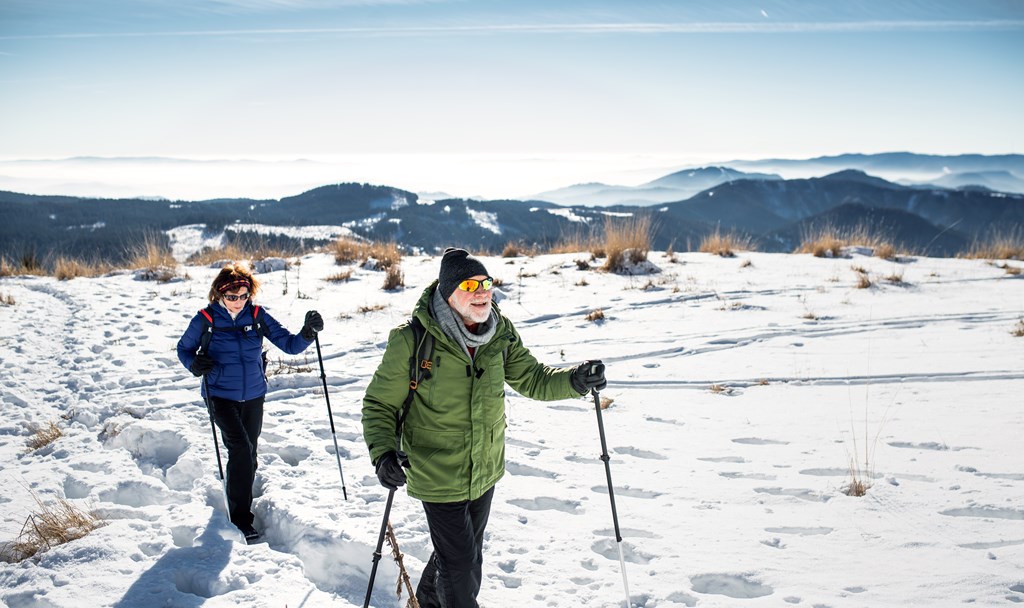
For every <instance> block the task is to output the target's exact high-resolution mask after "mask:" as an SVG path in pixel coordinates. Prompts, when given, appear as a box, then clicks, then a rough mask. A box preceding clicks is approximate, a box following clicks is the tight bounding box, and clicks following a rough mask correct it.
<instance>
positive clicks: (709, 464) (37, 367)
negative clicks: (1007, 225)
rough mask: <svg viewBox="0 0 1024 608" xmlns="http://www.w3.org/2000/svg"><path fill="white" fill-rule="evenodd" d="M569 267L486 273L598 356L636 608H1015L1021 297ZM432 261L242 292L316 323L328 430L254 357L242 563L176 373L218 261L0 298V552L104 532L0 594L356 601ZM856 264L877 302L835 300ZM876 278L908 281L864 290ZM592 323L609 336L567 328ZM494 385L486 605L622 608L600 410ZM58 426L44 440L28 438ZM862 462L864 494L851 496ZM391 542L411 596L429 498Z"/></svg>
mask: <svg viewBox="0 0 1024 608" xmlns="http://www.w3.org/2000/svg"><path fill="white" fill-rule="evenodd" d="M577 257H579V256H574V255H571V254H565V255H550V256H538V257H535V258H514V259H509V260H506V259H503V258H496V257H495V258H486V259H487V266H488V268H489V269H490V271H491V273H492V274H493V275H494V276H495V277H496V278H500V279H503V284H504V286H503V287H501V289H502V292H501V293H500V296H501V300H500V303H499V305H500V307H501V310H502V312H503V313H504V314H505V315H506V316H508V317H509V318H511V319H512V320H513V322H514V323H515V324H516V327H517V328H518V329H519V331H520V333H521V335H522V337H523V340H524V343H525V344H526V345H527V346H528V347H529V348H530V349H531V350H532V352H533V354H534V355H535V356H537V358H538V359H540V360H541V361H544V362H546V363H549V364H552V365H555V366H568V365H575V364H576V363H578V362H579V361H582V360H584V359H595V358H600V359H602V360H603V361H604V362H605V363H606V364H607V366H608V375H609V386H608V388H607V389H606V391H604V392H602V397H607V398H609V399H610V400H611V403H610V405H609V407H608V409H606V410H604V413H603V418H604V424H605V428H606V432H607V439H608V453H609V455H610V467H611V470H612V476H613V480H614V482H615V497H616V504H617V508H618V519H619V523H620V527H621V532H622V537H623V540H622V549H623V554H624V559H625V562H626V568H627V570H628V573H629V583H630V592H631V594H632V596H631V601H632V603H633V605H634V606H636V607H642V608H679V607H682V606H686V607H694V606H696V607H698V608H725V607H733V606H736V605H738V604H739V603H742V604H743V605H744V606H749V607H751V608H760V607H769V606H778V605H796V606H819V605H820V606H830V607H833V608H846V607H849V608H853V607H859V606H865V605H871V606H882V605H892V604H893V603H894V602H897V601H898V602H899V603H902V604H913V603H917V604H921V605H944V604H948V603H949V602H951V601H955V602H956V603H965V602H969V603H972V604H975V605H980V606H988V605H1004V604H1005V603H1006V602H1007V601H1013V602H1018V601H1024V579H1022V578H1021V576H1020V572H1022V571H1024V511H1022V510H1021V508H1020V505H1021V504H1024V471H1021V467H1020V465H1019V459H1015V458H1014V457H1013V456H1012V455H1013V454H1016V452H1017V451H1018V447H1019V446H1018V444H1019V438H1020V436H1021V434H1022V433H1024V420H1022V418H1021V416H1020V415H1019V403H1020V399H1019V395H1020V385H1021V384H1022V380H1024V338H1018V337H1015V336H1013V335H1012V333H1011V332H1012V330H1013V328H1014V327H1015V324H1017V323H1018V320H1020V319H1022V318H1024V279H1020V278H1018V277H1016V276H1010V275H1008V274H1006V273H1005V271H1004V270H1002V269H1000V268H997V267H995V266H993V265H989V264H986V263H984V262H981V261H970V260H940V259H929V258H915V259H913V260H911V261H907V262H905V263H900V264H894V263H893V262H886V261H883V260H878V259H874V258H866V257H863V256H856V257H854V258H852V259H836V260H823V259H816V258H812V257H810V256H786V255H772V254H757V253H749V254H743V255H741V256H740V257H739V258H736V259H728V258H718V257H715V256H710V255H706V254H696V253H694V254H676V255H675V256H674V259H675V260H676V261H675V262H672V261H670V260H669V259H668V258H667V257H666V256H664V255H663V254H660V253H652V254H651V259H652V261H654V262H655V263H656V264H657V265H658V266H659V267H660V268H661V272H660V273H658V274H654V275H646V276H632V277H630V276H618V275H611V274H607V273H602V272H596V271H594V270H581V269H580V268H579V266H578V265H577V263H576V262H575V259H576V258H577ZM748 261H749V262H750V263H749V264H748V263H746V262H748ZM437 263H438V260H437V258H431V257H407V258H405V259H403V261H402V266H403V270H404V273H405V280H406V287H405V289H404V290H397V291H394V292H384V291H381V290H380V289H379V287H380V285H381V282H382V277H381V274H380V273H379V272H376V271H372V270H367V269H364V268H361V267H351V270H352V276H351V278H350V280H349V281H347V282H337V281H327V280H325V279H326V278H328V277H330V276H332V275H334V274H336V273H337V272H338V270H339V267H338V266H337V265H336V264H335V263H334V261H333V259H332V258H331V257H330V256H328V255H311V256H306V257H304V258H302V259H301V260H293V265H292V267H291V268H289V269H287V270H279V271H274V272H267V273H264V274H262V275H260V279H261V280H262V281H263V291H262V293H261V294H260V296H259V298H258V301H259V303H260V304H261V305H263V306H265V307H266V309H267V310H268V312H270V313H271V314H272V315H273V316H274V317H275V318H277V319H278V320H279V321H280V322H282V323H283V324H284V325H285V326H286V327H288V328H289V329H291V330H293V331H295V330H297V329H298V328H299V327H300V326H301V322H302V318H303V315H304V313H305V311H306V310H309V309H314V308H315V309H317V310H319V311H320V312H321V313H322V314H323V316H324V318H325V321H326V328H325V331H324V332H323V333H322V334H321V345H322V347H323V348H322V351H323V359H324V366H325V371H326V376H327V385H328V390H329V391H330V398H331V404H332V410H333V415H334V421H333V422H334V425H335V436H334V437H332V434H331V425H330V421H329V420H327V408H326V403H325V399H324V395H323V387H322V384H321V381H320V377H319V373H320V372H319V367H318V362H317V357H316V351H315V349H314V348H310V349H309V350H307V351H306V352H305V353H302V354H300V355H296V356H288V355H284V354H283V353H281V352H280V351H278V350H276V349H275V348H273V347H272V346H269V344H268V346H269V358H270V367H269V374H270V382H269V391H268V393H267V400H266V407H265V416H264V425H263V431H262V435H261V438H260V445H259V449H258V452H259V468H258V470H257V474H256V482H255V484H254V495H255V500H254V504H253V509H254V513H255V514H256V525H257V527H258V528H259V529H260V530H261V531H262V532H263V538H264V540H265V542H263V543H261V544H257V545H252V546H248V545H244V544H242V543H240V542H238V537H237V534H236V531H235V529H234V527H233V526H232V525H231V524H230V523H229V522H228V520H227V518H226V517H225V515H224V513H223V494H222V488H221V483H220V480H219V479H218V476H217V464H216V457H215V454H214V446H213V445H212V441H213V437H212V435H211V430H210V421H209V418H208V415H207V412H206V409H205V406H204V404H203V402H202V400H201V398H200V395H199V380H198V379H196V378H194V377H192V375H191V374H189V373H188V372H187V371H186V370H185V369H184V368H182V366H181V365H180V363H179V362H178V360H177V356H176V353H175V345H176V343H177V340H178V338H179V336H180V335H181V333H182V332H183V331H184V329H185V327H186V325H187V323H188V321H189V319H190V318H191V317H192V316H193V315H194V314H195V313H196V311H197V310H198V309H199V308H201V307H202V306H203V305H204V303H205V301H204V298H205V293H206V290H207V288H208V285H209V282H210V280H211V279H212V277H213V275H214V274H215V273H216V269H213V268H202V267H183V268H182V269H181V272H182V275H183V276H186V277H187V278H178V279H176V280H175V281H172V282H170V283H154V282H146V281H138V280H135V278H134V277H133V276H132V275H131V274H129V273H119V274H113V275H110V276H105V277H99V278H93V279H83V278H79V279H73V280H70V281H57V280H55V279H52V278H42V277H4V278H0V293H2V294H3V295H5V296H9V297H10V298H11V299H13V300H14V302H15V303H14V304H13V305H2V306H0V374H2V376H3V382H2V383H0V407H2V410H0V411H2V413H3V416H0V479H2V480H3V483H4V487H5V491H4V492H3V493H0V515H2V518H0V543H5V542H8V541H10V540H12V539H15V538H16V537H17V536H18V533H19V531H20V530H21V529H22V526H23V524H24V523H25V522H26V518H27V516H28V514H29V513H31V512H32V511H33V510H34V509H36V508H37V504H36V500H37V499H38V500H40V501H42V502H44V503H52V502H53V501H55V500H57V499H66V500H68V501H70V502H71V503H72V504H74V505H76V506H77V507H79V508H82V509H88V510H91V511H94V512H95V513H96V514H98V515H100V516H101V517H102V518H104V520H105V522H106V525H105V526H103V527H101V528H99V529H97V530H94V531H93V532H91V533H90V534H88V535H87V536H85V537H84V538H80V539H78V540H75V541H72V542H70V543H67V544H64V545H60V546H57V547H53V548H52V549H50V550H48V551H45V552H43V553H41V554H40V555H39V556H38V557H37V558H34V559H30V560H26V561H24V562H21V563H4V562H0V603H4V604H6V605H7V606H10V607H12V608H29V607H32V608H35V607H45V608H72V607H73V608H81V607H82V606H87V607H92V606H96V607H117V608H134V607H137V606H151V605H153V606H157V605H166V606H175V607H195V606H200V605H201V606H204V607H206V608H219V607H227V606H239V605H243V606H252V607H256V608H264V607H265V608H271V607H274V608H280V607H281V606H284V605H288V606H292V607H295V606H307V607H312V606H317V607H320V606H325V607H331V608H335V607H337V608H345V607H348V606H361V605H362V601H363V596H364V594H365V591H366V581H367V579H368V574H369V570H370V568H371V566H372V551H373V549H374V546H375V544H376V538H377V533H378V531H379V527H380V524H381V517H382V515H383V510H384V504H385V500H386V497H387V491H386V490H385V489H384V488H382V487H381V486H380V485H379V483H378V481H377V478H376V476H375V474H374V471H373V467H372V465H371V464H370V462H369V458H368V455H367V450H366V447H365V445H364V444H363V439H362V425H361V422H360V408H361V400H362V396H363V392H364V390H365V387H366V384H367V383H368V381H369V379H370V376H371V375H372V373H373V371H374V370H375V368H376V366H377V364H378V362H379V360H380V357H381V355H382V353H383V347H384V345H385V343H386V340H387V336H388V332H389V330H390V329H391V328H392V327H394V326H396V325H398V324H399V323H402V322H404V321H405V320H407V318H408V314H409V312H410V311H411V309H412V306H413V303H414V302H415V301H416V299H417V298H418V297H419V295H420V292H421V290H422V288H423V287H424V286H426V285H427V284H429V283H430V282H431V281H432V280H433V279H434V278H435V277H436V272H437ZM854 266H855V267H857V268H861V269H863V270H864V271H866V272H867V273H868V274H869V275H870V276H871V277H872V278H873V283H874V286H873V287H871V288H869V289H858V288H857V287H856V277H857V275H858V273H859V272H860V271H855V270H853V269H852V267H854ZM343 270H347V268H346V269H343ZM895 273H899V274H900V275H901V276H902V282H901V284H898V285H897V284H890V283H888V282H887V281H886V280H885V277H886V276H889V275H892V274H895ZM599 309H600V310H601V311H602V312H603V314H604V319H603V320H601V321H597V322H594V321H590V320H587V318H586V316H587V315H588V314H589V313H591V312H592V311H595V310H599ZM506 394H507V398H506V404H507V408H506V422H507V428H506V475H505V477H504V479H503V480H502V481H501V482H500V483H499V484H498V486H497V489H496V492H495V496H494V502H493V508H492V513H491V517H490V523H489V525H488V531H487V534H486V536H485V550H484V581H483V589H482V591H481V595H480V603H481V606H483V607H484V608H501V607H505V606H551V607H576V606H588V607H591V606H593V607H600V608H611V607H615V606H622V603H623V598H622V580H621V576H620V572H619V567H620V566H619V562H618V551H617V547H616V540H615V537H614V531H613V528H612V518H611V513H610V508H609V497H608V488H607V484H606V479H605V474H604V465H603V463H602V461H601V459H600V454H601V447H600V443H599V437H598V430H597V421H596V418H595V415H594V410H593V403H592V402H589V400H588V399H580V400H572V399H570V400H564V401H555V402H549V403H542V402H535V401H531V400H529V399H526V398H525V397H523V396H521V395H519V394H518V393H516V392H514V391H512V390H511V389H507V390H506ZM51 422H52V423H54V424H55V425H56V426H57V427H59V429H60V430H61V432H62V436H61V437H59V438H58V439H57V440H56V441H55V442H53V443H51V444H49V445H47V446H45V447H42V448H40V449H37V450H30V449H28V448H27V445H26V442H27V440H28V439H29V437H30V436H31V434H32V432H33V428H36V427H39V426H43V425H46V424H48V423H51ZM335 438H336V439H337V442H338V453H339V454H340V456H341V461H342V466H343V469H344V476H345V480H346V485H347V490H348V500H347V501H346V500H343V497H342V492H341V484H340V480H339V475H338V469H337V463H336V458H335V447H334V439H335ZM221 453H222V456H225V452H224V450H223V447H222V451H221ZM851 471H855V472H857V474H858V475H859V476H860V477H861V478H862V479H863V480H865V481H867V482H868V483H869V484H870V486H871V487H870V489H869V490H868V494H867V496H865V497H863V498H852V497H849V496H847V495H846V494H845V493H844V492H843V489H844V487H845V486H846V485H847V484H848V483H849V481H850V478H851ZM391 521H392V524H393V525H394V529H395V532H396V534H397V537H398V539H399V542H400V544H401V550H402V552H403V553H404V555H405V560H406V566H407V567H408V569H409V572H410V575H411V576H412V579H413V584H414V585H415V584H416V583H417V582H418V578H419V574H420V572H421V570H422V568H423V566H424V563H425V561H426V560H427V559H428V557H429V555H430V552H431V544H430V538H429V533H428V530H427V526H426V522H425V519H424V517H423V513H422V508H421V505H420V504H419V503H418V502H417V501H415V500H412V499H410V498H409V497H408V496H407V495H406V494H405V493H404V491H400V492H398V493H397V494H396V496H395V502H394V507H393V510H392V514H391ZM388 550H389V547H387V546H385V551H386V552H387V551H388ZM396 578H397V568H396V566H395V565H394V563H393V562H392V561H391V560H390V559H389V558H388V557H387V555H385V557H384V559H383V560H382V561H381V562H380V568H379V570H378V574H377V584H376V587H375V589H374V594H373V602H372V605H373V606H375V607H376V608H400V607H402V606H404V599H403V600H399V599H398V598H396V597H395V592H394V590H395V583H394V582H395V580H396ZM83 597H87V598H89V599H88V600H83Z"/></svg>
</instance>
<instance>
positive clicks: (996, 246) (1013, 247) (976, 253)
mask: <svg viewBox="0 0 1024 608" xmlns="http://www.w3.org/2000/svg"><path fill="white" fill-rule="evenodd" d="M963 257H966V258H972V259H988V260H1024V230H1022V229H1021V228H1019V227H1018V228H1016V229H1014V230H1009V231H1003V232H999V233H996V234H993V235H992V236H991V237H990V238H989V239H988V240H987V241H985V242H981V241H975V242H974V244H973V245H971V248H970V249H969V250H968V251H967V252H966V253H964V254H963Z"/></svg>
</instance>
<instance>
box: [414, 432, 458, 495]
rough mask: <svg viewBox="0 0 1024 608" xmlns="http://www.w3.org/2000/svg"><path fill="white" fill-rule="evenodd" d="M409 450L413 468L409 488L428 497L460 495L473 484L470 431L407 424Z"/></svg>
mask: <svg viewBox="0 0 1024 608" xmlns="http://www.w3.org/2000/svg"><path fill="white" fill-rule="evenodd" d="M405 439H406V440H407V448H406V451H407V452H408V454H409V462H410V464H411V465H412V468H411V469H410V470H409V472H408V475H409V489H410V491H413V492H415V493H418V494H423V495H426V496H441V495H459V494H460V493H464V492H466V489H467V487H468V484H469V447H468V445H467V437H466V434H465V433H463V432H459V431H438V430H435V429H429V428H425V427H416V426H406V432H405Z"/></svg>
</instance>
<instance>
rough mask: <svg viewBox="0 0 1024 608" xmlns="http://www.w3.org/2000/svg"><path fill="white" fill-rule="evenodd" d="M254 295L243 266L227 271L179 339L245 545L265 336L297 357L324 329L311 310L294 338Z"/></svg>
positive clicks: (253, 533) (249, 532)
mask: <svg viewBox="0 0 1024 608" xmlns="http://www.w3.org/2000/svg"><path fill="white" fill-rule="evenodd" d="M258 290H259V281H257V280H256V278H255V277H253V275H252V273H251V272H250V271H249V269H248V268H247V267H246V266H244V265H242V264H237V263H236V264H230V265H228V266H225V267H224V268H223V269H222V270H221V271H220V273H219V274H217V277H216V278H214V279H213V285H212V286H211V287H210V293H209V296H208V299H209V301H210V305H209V306H207V307H206V308H204V309H203V310H201V311H199V313H198V314H196V316H195V317H193V318H192V321H191V322H190V323H189V324H188V329H186V330H185V333H184V335H182V336H181V339H180V340H178V359H179V360H181V363H182V365H184V366H185V367H186V368H187V369H188V370H189V371H190V372H192V374H193V375H195V376H205V379H206V381H205V382H203V389H202V391H203V396H204V397H206V399H207V404H208V405H209V407H210V411H211V415H212V417H213V420H214V422H216V424H217V427H218V428H219V429H220V435H221V438H222V439H223V440H224V445H225V447H226V448H227V452H228V466H227V480H226V483H225V488H226V491H227V499H228V510H229V511H230V515H231V523H233V524H235V525H236V526H238V529H239V530H241V531H242V532H243V533H244V534H245V538H246V540H247V541H253V540H256V539H257V538H259V532H258V531H257V530H256V528H255V527H254V526H253V514H252V511H251V510H250V509H251V507H252V483H253V479H254V478H255V475H256V442H257V440H258V439H259V436H260V431H261V429H262V428H263V400H264V397H265V396H266V393H267V376H266V358H265V354H264V352H263V337H264V336H266V337H267V338H268V339H269V340H270V341H271V342H273V343H274V345H275V346H277V347H278V348H280V349H281V350H283V351H284V352H286V353H288V354H291V355H295V354H298V353H301V352H302V351H304V350H306V348H308V347H309V345H310V344H311V343H312V342H313V340H314V339H315V337H316V333H317V332H318V331H321V330H322V329H323V328H324V320H323V318H322V317H321V316H320V313H318V312H317V311H315V310H311V311H309V312H307V313H306V318H305V323H304V324H303V326H302V330H301V331H300V332H299V333H298V334H292V333H291V332H289V331H288V330H287V329H285V328H284V327H283V326H282V325H281V324H280V323H278V322H277V320H275V319H274V318H273V317H271V316H270V315H269V314H267V313H266V312H265V311H263V310H261V309H260V307H259V306H256V305H255V304H254V303H253V298H254V297H255V296H256V293H257V291H258Z"/></svg>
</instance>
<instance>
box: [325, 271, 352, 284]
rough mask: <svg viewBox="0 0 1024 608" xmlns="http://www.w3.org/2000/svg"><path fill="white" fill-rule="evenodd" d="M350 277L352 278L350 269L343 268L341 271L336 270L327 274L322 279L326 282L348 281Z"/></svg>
mask: <svg viewBox="0 0 1024 608" xmlns="http://www.w3.org/2000/svg"><path fill="white" fill-rule="evenodd" d="M351 279H352V271H351V270H343V271H341V272H336V273H334V274H332V275H330V276H328V277H327V278H325V279H324V280H325V281H327V282H328V283H348V282H349V281H350V280H351Z"/></svg>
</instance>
